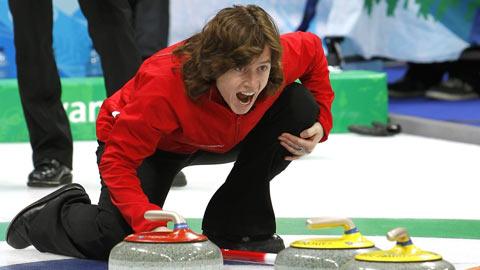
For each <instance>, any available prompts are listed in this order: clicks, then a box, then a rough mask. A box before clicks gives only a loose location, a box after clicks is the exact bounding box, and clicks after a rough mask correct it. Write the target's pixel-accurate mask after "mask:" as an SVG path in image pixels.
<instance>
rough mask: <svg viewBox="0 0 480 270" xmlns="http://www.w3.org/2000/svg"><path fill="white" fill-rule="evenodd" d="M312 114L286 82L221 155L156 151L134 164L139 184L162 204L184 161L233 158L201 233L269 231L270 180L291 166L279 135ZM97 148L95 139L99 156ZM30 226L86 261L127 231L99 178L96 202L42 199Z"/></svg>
mask: <svg viewBox="0 0 480 270" xmlns="http://www.w3.org/2000/svg"><path fill="white" fill-rule="evenodd" d="M318 113H319V108H318V105H317V103H316V102H315V100H314V98H313V97H312V95H311V94H310V92H309V91H308V90H307V89H305V88H304V87H303V86H302V85H300V84H296V83H295V84H292V85H290V86H288V87H287V88H286V89H285V90H284V92H283V93H282V94H281V96H280V97H279V99H278V100H277V101H276V102H275V104H274V105H273V106H272V107H271V108H270V109H269V110H268V111H267V112H266V113H265V115H264V116H263V118H262V119H261V120H260V122H259V123H258V124H257V126H256V127H255V128H254V129H253V130H252V131H251V132H250V133H249V134H248V135H247V137H246V138H245V139H244V140H243V141H242V142H241V143H240V144H239V145H238V146H237V147H235V148H234V149H233V150H232V151H230V152H228V153H226V154H212V153H207V152H197V153H195V154H192V155H184V154H175V153H169V152H165V151H160V150H159V151H157V152H155V154H153V155H152V156H150V157H148V158H147V159H145V160H144V161H143V163H142V164H141V166H140V167H139V168H138V170H137V174H138V176H139V178H140V182H141V185H142V189H143V190H144V192H145V193H146V195H147V196H148V198H149V200H150V201H151V202H152V203H155V204H158V205H159V206H163V203H164V202H165V199H166V197H167V194H168V191H169V190H170V186H171V182H172V181H173V178H174V177H175V175H176V174H177V173H178V172H179V171H180V170H181V169H182V168H183V167H185V166H189V165H198V164H212V163H214V164H215V163H225V162H230V161H234V160H236V162H235V164H234V166H233V168H232V170H231V172H230V174H229V175H228V177H227V179H226V181H225V183H224V184H223V185H222V186H221V187H220V188H219V189H218V190H217V191H216V193H215V194H214V195H213V197H212V198H211V200H210V202H209V204H208V206H207V209H206V210H205V214H204V218H203V225H202V228H203V231H204V233H206V234H211V235H229V236H245V235H263V234H272V233H274V232H275V229H276V228H275V215H274V211H273V207H272V203H271V199H270V188H269V185H270V180H272V179H273V178H274V177H275V176H276V175H277V174H279V173H280V172H282V171H283V170H284V169H285V168H286V167H287V166H288V165H289V164H290V161H286V160H284V157H285V156H286V155H290V154H289V153H288V152H287V150H285V149H284V148H283V146H281V145H280V143H279V141H278V139H277V138H278V136H279V135H280V134H281V133H283V132H289V133H292V134H296V135H298V134H300V132H301V131H303V130H304V129H306V128H308V127H310V126H312V125H313V123H315V121H316V119H317V116H318ZM102 153H103V143H100V145H99V148H98V151H97V157H98V159H100V157H101V155H102ZM180 214H181V213H180ZM31 227H35V231H32V232H30V235H29V237H30V239H31V241H32V243H33V245H34V246H35V247H36V248H37V249H38V250H40V251H48V252H52V253H60V254H64V255H69V256H76V257H86V258H92V259H107V258H108V254H109V252H110V250H111V248H112V247H113V246H114V245H115V244H117V243H118V242H120V241H121V240H122V239H123V238H124V237H125V236H126V235H128V234H130V233H132V229H131V228H130V226H129V225H128V224H127V223H126V222H125V220H124V219H123V217H122V216H121V214H120V212H119V210H118V209H117V208H116V207H115V206H114V205H113V204H112V202H111V200H110V195H109V192H108V188H107V187H106V186H105V185H103V184H102V191H101V195H100V200H99V203H98V206H97V205H92V204H90V200H89V199H88V196H87V195H86V194H81V193H79V194H73V195H72V196H70V197H69V198H66V199H64V200H62V201H54V202H51V203H49V204H47V205H46V206H45V207H44V208H43V209H42V211H41V212H40V213H39V215H38V216H37V217H36V218H35V220H34V221H33V224H32V226H31ZM58 247H61V248H58Z"/></svg>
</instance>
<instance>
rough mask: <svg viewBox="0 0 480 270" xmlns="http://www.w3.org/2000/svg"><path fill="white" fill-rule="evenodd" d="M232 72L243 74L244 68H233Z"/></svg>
mask: <svg viewBox="0 0 480 270" xmlns="http://www.w3.org/2000/svg"><path fill="white" fill-rule="evenodd" d="M233 70H235V71H238V72H244V71H245V67H235V68H233Z"/></svg>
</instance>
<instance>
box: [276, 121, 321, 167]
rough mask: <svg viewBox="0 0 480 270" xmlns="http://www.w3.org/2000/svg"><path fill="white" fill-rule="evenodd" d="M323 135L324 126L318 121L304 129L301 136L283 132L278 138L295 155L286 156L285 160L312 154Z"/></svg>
mask: <svg viewBox="0 0 480 270" xmlns="http://www.w3.org/2000/svg"><path fill="white" fill-rule="evenodd" d="M322 137H323V127H322V125H321V124H320V123H319V122H316V123H315V124H313V126H311V127H309V128H307V129H305V130H304V131H302V132H301V133H300V137H297V136H295V135H292V134H290V133H282V134H281V135H280V136H279V137H278V139H279V140H280V144H281V145H282V146H283V147H285V149H287V150H288V151H289V152H290V153H292V155H293V156H286V157H285V160H296V159H299V158H300V157H302V156H304V155H307V154H310V153H311V152H312V151H313V149H315V146H317V144H318V142H319V141H320V140H321V139H322Z"/></svg>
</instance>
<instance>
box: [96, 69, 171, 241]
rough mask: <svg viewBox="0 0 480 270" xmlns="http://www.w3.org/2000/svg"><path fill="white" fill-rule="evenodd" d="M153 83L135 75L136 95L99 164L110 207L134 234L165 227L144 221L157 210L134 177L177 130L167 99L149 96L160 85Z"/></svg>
mask: <svg viewBox="0 0 480 270" xmlns="http://www.w3.org/2000/svg"><path fill="white" fill-rule="evenodd" d="M154 81H155V80H154V79H149V78H148V76H147V77H146V76H142V75H141V74H140V75H137V76H136V79H135V85H134V86H133V87H134V88H135V89H134V90H135V95H134V96H132V97H131V99H130V102H129V104H127V105H126V106H125V107H124V108H123V109H122V110H121V112H120V114H119V115H118V116H117V119H116V122H115V124H114V126H113V129H112V131H111V133H110V136H109V138H108V140H107V141H106V146H105V152H104V153H103V155H102V159H101V161H100V165H99V170H100V174H101V176H102V179H103V181H104V182H105V184H106V185H107V187H108V190H109V192H110V196H111V199H112V202H113V204H114V205H115V206H116V207H117V208H118V209H119V210H120V212H121V213H122V215H123V217H124V218H125V220H126V221H127V223H128V224H130V226H131V227H132V228H133V230H134V231H135V232H142V231H150V230H152V229H154V228H155V227H158V226H160V225H164V224H165V223H163V222H151V221H148V220H146V219H144V217H143V214H144V213H145V211H147V210H158V209H160V207H159V206H158V205H155V204H152V203H150V202H149V200H148V198H147V196H146V195H145V193H144V192H143V190H142V188H141V185H140V180H139V178H138V177H137V168H138V167H139V165H140V164H141V163H142V161H143V160H144V159H145V158H147V157H149V156H151V155H152V154H153V153H154V152H155V151H156V147H157V144H158V142H159V140H161V138H162V136H163V135H164V134H167V133H170V132H172V131H173V130H175V129H176V128H177V124H176V123H177V122H176V121H175V117H174V113H173V112H172V110H171V108H170V105H169V104H168V102H167V101H166V99H165V98H163V97H158V96H155V95H153V94H150V93H155V92H157V91H151V90H153V89H155V88H154V87H158V85H162V84H159V82H154ZM160 120H161V125H160ZM158 180H159V181H161V179H158Z"/></svg>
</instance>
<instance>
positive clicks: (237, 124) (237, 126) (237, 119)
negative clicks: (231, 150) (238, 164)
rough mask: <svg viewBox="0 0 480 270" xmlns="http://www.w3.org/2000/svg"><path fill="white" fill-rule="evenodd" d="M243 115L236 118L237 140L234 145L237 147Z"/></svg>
mask: <svg viewBox="0 0 480 270" xmlns="http://www.w3.org/2000/svg"><path fill="white" fill-rule="evenodd" d="M241 117H242V116H241V115H238V116H235V139H234V141H233V142H234V145H237V143H238V142H239V141H238V137H239V133H240V120H241Z"/></svg>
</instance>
